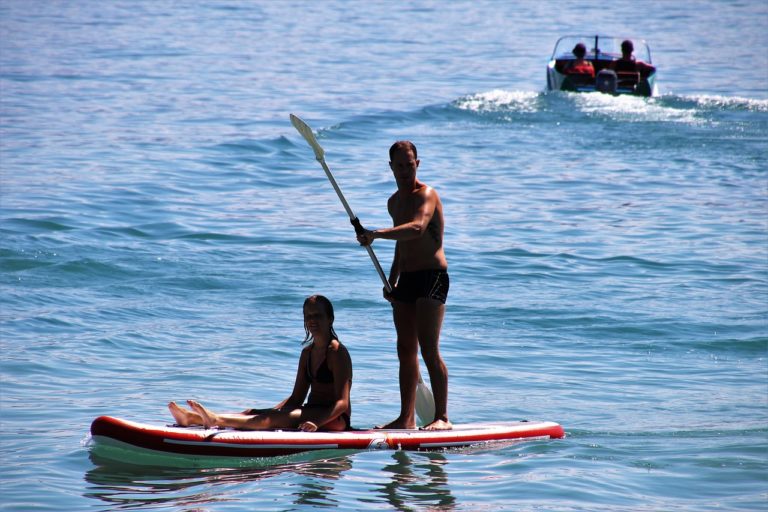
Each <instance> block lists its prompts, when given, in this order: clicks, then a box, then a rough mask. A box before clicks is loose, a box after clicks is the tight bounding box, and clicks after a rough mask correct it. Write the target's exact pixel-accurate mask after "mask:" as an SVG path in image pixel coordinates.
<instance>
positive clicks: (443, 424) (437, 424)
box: [421, 419, 453, 430]
mask: <svg viewBox="0 0 768 512" xmlns="http://www.w3.org/2000/svg"><path fill="white" fill-rule="evenodd" d="M451 429H453V425H451V422H450V421H448V420H447V419H444V420H443V419H439V420H435V421H433V422H432V423H430V424H429V425H424V426H423V427H421V430H451Z"/></svg>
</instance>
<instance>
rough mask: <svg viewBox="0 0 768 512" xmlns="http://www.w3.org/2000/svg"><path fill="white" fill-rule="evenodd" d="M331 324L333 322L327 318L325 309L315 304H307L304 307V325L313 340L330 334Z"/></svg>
mask: <svg viewBox="0 0 768 512" xmlns="http://www.w3.org/2000/svg"><path fill="white" fill-rule="evenodd" d="M332 323H333V320H332V319H331V318H330V317H329V316H328V313H327V312H326V310H325V308H324V307H322V306H321V305H320V304H318V303H317V302H309V303H307V305H306V306H304V325H306V327H307V330H308V331H309V332H310V333H311V334H312V337H313V338H316V337H317V336H326V335H328V333H330V332H331V324H332Z"/></svg>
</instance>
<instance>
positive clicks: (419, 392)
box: [291, 114, 435, 424]
mask: <svg viewBox="0 0 768 512" xmlns="http://www.w3.org/2000/svg"><path fill="white" fill-rule="evenodd" d="M291 124H292V125H293V127H294V128H296V130H298V132H299V133H300V134H301V136H302V137H304V140H306V141H307V143H308V144H309V146H310V147H311V148H312V150H313V151H314V152H315V159H316V160H317V161H318V162H320V165H321V166H322V167H323V170H324V171H325V175H326V176H327V177H328V181H330V182H331V185H332V186H333V189H334V190H335V191H336V195H338V196H339V199H340V200H341V204H342V205H343V206H344V209H345V210H346V211H347V215H349V221H350V222H351V223H352V225H353V226H354V227H355V232H356V233H358V234H359V233H361V232H362V231H363V226H361V225H360V220H359V219H358V218H357V217H356V216H355V214H354V213H353V212H352V208H350V207H349V203H347V200H346V199H344V194H342V193H341V189H340V188H339V185H338V184H337V183H336V180H335V179H334V177H333V174H331V170H330V169H329V168H328V164H326V163H325V150H323V148H322V147H321V146H320V144H319V143H318V142H317V139H316V138H315V134H314V133H312V128H310V127H309V125H308V124H307V123H305V122H304V121H302V120H301V119H300V118H299V117H297V116H295V115H293V114H291ZM365 248H366V250H367V251H368V256H370V257H371V261H372V262H373V266H374V267H376V272H378V274H379V277H380V278H381V282H382V283H384V288H385V289H386V290H387V292H391V291H392V286H391V285H390V284H389V281H388V280H387V278H386V276H385V275H384V271H383V270H382V269H381V265H380V264H379V260H378V259H377V258H376V254H375V253H374V252H373V247H371V246H370V245H366V246H365ZM416 414H417V415H418V416H419V419H421V421H422V422H423V423H425V424H428V423H431V422H432V420H433V419H434V418H435V398H434V397H433V396H432V391H431V390H430V389H429V388H428V387H427V385H426V384H425V383H424V380H423V379H422V378H421V372H419V383H418V385H417V387H416Z"/></svg>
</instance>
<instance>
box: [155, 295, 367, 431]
mask: <svg viewBox="0 0 768 512" xmlns="http://www.w3.org/2000/svg"><path fill="white" fill-rule="evenodd" d="M333 319H334V318H333V305H332V304H331V302H330V301H329V300H328V299H327V298H325V297H323V296H322V295H312V296H311V297H308V298H307V299H306V300H305V301H304V330H305V332H306V336H305V338H304V343H306V346H305V347H304V348H303V349H302V351H301V355H300V356H299V367H298V370H297V372H296V381H295V383H294V385H293V392H292V393H291V396H289V397H288V398H286V399H285V400H283V401H282V402H281V403H279V404H278V405H276V406H275V407H274V408H272V409H261V410H253V409H250V410H247V411H243V412H241V413H229V414H218V413H215V412H213V411H210V410H209V409H207V408H205V407H203V406H202V405H201V404H200V403H199V402H196V401H194V400H187V403H188V404H189V407H190V408H191V410H187V409H184V408H182V407H180V406H178V405H177V404H176V403H175V402H171V403H169V404H168V409H170V411H171V414H172V415H173V417H174V419H175V420H176V423H178V424H179V425H181V426H184V427H186V426H190V425H203V426H205V427H206V428H210V427H214V426H216V427H231V428H236V429H242V430H270V429H280V428H298V429H300V430H303V431H305V432H314V431H316V430H326V431H340V430H349V429H350V428H351V417H352V405H351V403H350V391H351V389H352V359H351V358H350V356H349V352H347V349H346V347H344V345H342V344H341V342H339V340H338V336H337V335H336V332H335V331H334V329H333ZM308 392H309V399H308V400H307V403H306V404H304V403H303V402H304V398H305V397H306V396H307V393H308Z"/></svg>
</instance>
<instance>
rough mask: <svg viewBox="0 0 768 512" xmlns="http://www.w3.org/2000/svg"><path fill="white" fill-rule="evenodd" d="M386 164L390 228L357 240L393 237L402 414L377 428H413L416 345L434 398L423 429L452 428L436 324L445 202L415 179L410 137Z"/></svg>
mask: <svg viewBox="0 0 768 512" xmlns="http://www.w3.org/2000/svg"><path fill="white" fill-rule="evenodd" d="M389 159H390V162H389V167H390V168H391V169H392V173H393V174H394V176H395V181H396V182H397V191H396V192H395V193H394V194H392V196H391V197H390V198H389V200H388V201H387V210H388V211H389V215H390V216H391V217H392V223H393V227H391V228H384V229H377V230H374V231H369V230H367V229H364V230H363V231H362V233H360V234H359V235H358V236H357V240H358V241H359V242H360V244H361V245H364V246H365V245H370V244H372V243H373V241H374V240H375V239H377V238H384V239H387V240H395V242H396V244H395V256H394V258H393V260H392V269H391V271H390V273H389V283H390V285H391V286H392V293H391V294H389V293H387V292H386V290H385V292H384V298H386V299H387V300H388V301H390V302H391V303H392V310H393V317H394V322H395V329H396V331H397V357H398V359H399V360H400V372H399V378H400V416H398V417H397V418H396V419H395V420H393V421H391V422H390V423H388V424H386V425H383V426H382V427H381V428H408V429H412V428H416V417H415V413H414V409H415V405H416V386H417V382H418V378H419V348H421V355H422V357H423V358H424V362H425V363H426V365H427V370H428V371H429V380H430V382H431V383H432V393H433V394H434V397H435V418H434V420H433V421H432V422H431V423H429V424H428V425H426V426H425V427H424V429H425V430H450V429H451V428H452V425H451V422H450V421H448V370H447V368H446V367H445V363H444V362H443V359H442V357H440V348H439V344H440V329H441V327H442V325H443V316H444V315H445V301H446V299H447V297H448V284H449V282H448V261H447V260H446V259H445V252H444V251H443V229H444V222H443V204H442V203H441V202H440V197H439V196H438V195H437V192H436V191H435V190H434V189H433V188H432V187H430V186H428V185H426V184H425V183H422V182H421V181H419V180H418V179H417V178H416V170H417V169H418V168H419V159H418V156H417V152H416V146H414V144H413V143H412V142H410V141H398V142H395V143H394V144H393V145H392V147H391V148H389Z"/></svg>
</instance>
